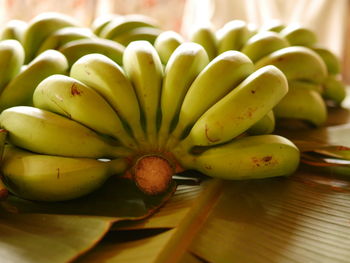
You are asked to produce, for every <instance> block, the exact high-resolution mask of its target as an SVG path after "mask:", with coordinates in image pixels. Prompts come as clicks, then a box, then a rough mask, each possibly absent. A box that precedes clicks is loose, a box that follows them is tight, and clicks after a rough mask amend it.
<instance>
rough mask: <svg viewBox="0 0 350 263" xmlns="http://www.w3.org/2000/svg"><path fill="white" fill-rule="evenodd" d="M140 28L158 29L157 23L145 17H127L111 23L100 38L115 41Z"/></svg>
mask: <svg viewBox="0 0 350 263" xmlns="http://www.w3.org/2000/svg"><path fill="white" fill-rule="evenodd" d="M138 27H157V22H156V21H155V20H154V19H152V18H151V17H148V16H145V15H125V16H121V17H117V18H115V19H113V20H112V21H110V22H109V23H108V24H107V25H106V26H105V27H104V28H103V29H102V30H101V33H100V37H102V38H107V39H113V38H115V37H117V36H119V35H121V34H123V33H125V32H128V31H130V30H133V29H135V28H138Z"/></svg>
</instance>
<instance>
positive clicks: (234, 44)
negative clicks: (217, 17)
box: [216, 20, 251, 54]
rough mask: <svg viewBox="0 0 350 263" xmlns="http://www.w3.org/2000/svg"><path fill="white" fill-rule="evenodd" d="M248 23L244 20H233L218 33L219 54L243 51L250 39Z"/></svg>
mask: <svg viewBox="0 0 350 263" xmlns="http://www.w3.org/2000/svg"><path fill="white" fill-rule="evenodd" d="M250 34H251V33H250V31H249V30H248V26H247V23H246V22H244V21H242V20H231V21H229V22H228V23H226V24H225V25H224V26H223V27H222V28H220V29H219V30H218V31H217V33H216V36H217V41H218V54H221V53H223V52H225V51H228V50H241V49H242V47H243V45H244V43H245V42H246V41H247V40H248V38H249V37H250Z"/></svg>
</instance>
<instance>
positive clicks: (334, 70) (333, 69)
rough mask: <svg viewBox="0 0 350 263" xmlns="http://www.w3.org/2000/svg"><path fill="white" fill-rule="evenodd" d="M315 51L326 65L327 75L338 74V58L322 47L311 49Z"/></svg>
mask: <svg viewBox="0 0 350 263" xmlns="http://www.w3.org/2000/svg"><path fill="white" fill-rule="evenodd" d="M312 50H313V51H315V52H316V53H317V54H318V55H319V56H320V57H321V58H322V59H323V61H324V63H326V66H327V70H328V73H329V74H340V73H341V72H340V68H341V66H340V60H339V58H338V57H337V56H336V55H335V54H334V53H333V52H332V51H330V50H329V49H327V48H322V47H313V48H312Z"/></svg>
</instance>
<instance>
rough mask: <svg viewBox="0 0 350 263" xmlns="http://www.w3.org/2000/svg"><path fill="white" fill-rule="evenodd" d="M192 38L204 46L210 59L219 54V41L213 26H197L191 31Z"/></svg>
mask: <svg viewBox="0 0 350 263" xmlns="http://www.w3.org/2000/svg"><path fill="white" fill-rule="evenodd" d="M190 40H191V41H192V42H195V43H198V44H200V45H201V46H203V47H204V49H205V51H206V52H207V54H208V57H209V60H210V61H211V60H213V59H214V58H215V57H216V56H217V54H218V51H217V49H218V48H217V45H218V43H217V39H216V36H215V33H214V30H213V29H212V28H211V27H209V26H201V27H197V28H196V29H195V30H194V31H193V32H192V33H191V36H190Z"/></svg>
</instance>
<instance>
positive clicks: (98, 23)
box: [90, 14, 121, 36]
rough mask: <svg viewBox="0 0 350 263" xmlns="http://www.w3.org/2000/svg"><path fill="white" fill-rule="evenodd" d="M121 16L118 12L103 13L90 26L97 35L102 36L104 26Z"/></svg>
mask: <svg viewBox="0 0 350 263" xmlns="http://www.w3.org/2000/svg"><path fill="white" fill-rule="evenodd" d="M120 17H121V16H120V15H116V14H103V15H101V16H98V17H97V18H95V19H94V20H93V21H92V24H91V26H90V28H91V30H92V32H93V33H94V34H95V35H97V36H100V33H101V31H102V30H103V28H105V27H106V26H107V25H108V24H109V23H110V22H111V21H112V20H113V19H118V18H120Z"/></svg>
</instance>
